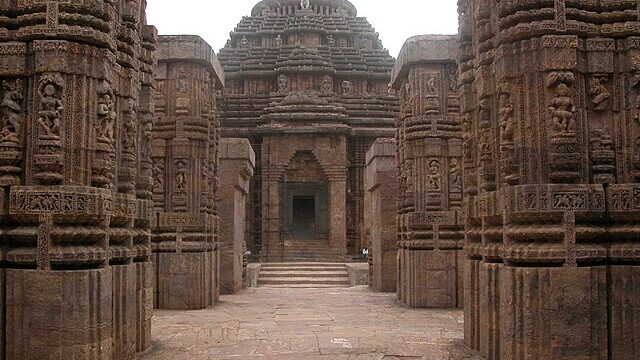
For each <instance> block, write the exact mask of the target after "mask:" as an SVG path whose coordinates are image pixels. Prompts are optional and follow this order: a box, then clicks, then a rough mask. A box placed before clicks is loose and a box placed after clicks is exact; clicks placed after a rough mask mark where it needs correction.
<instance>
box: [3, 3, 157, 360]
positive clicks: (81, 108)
mask: <svg viewBox="0 0 640 360" xmlns="http://www.w3.org/2000/svg"><path fill="white" fill-rule="evenodd" d="M145 8H146V2H145V1H139V2H130V1H120V2H118V1H110V2H104V3H102V2H100V6H96V4H93V3H92V4H85V3H77V4H74V5H73V6H66V5H64V4H59V3H58V2H55V1H50V2H41V3H40V4H39V5H38V6H34V5H33V4H32V3H31V2H19V3H17V4H15V3H11V4H9V3H6V4H1V5H0V12H1V13H3V14H9V15H7V16H9V17H13V18H12V19H11V20H10V21H11V22H12V26H11V29H7V28H2V29H0V33H1V34H2V37H1V38H2V41H4V42H3V43H1V44H0V63H1V64H2V65H1V66H0V81H1V82H2V85H3V86H2V94H1V96H2V103H1V114H2V116H1V117H0V118H1V121H0V127H1V129H0V134H1V139H0V187H2V189H1V191H0V197H1V198H2V200H1V201H2V202H3V203H4V204H5V205H6V206H4V207H3V210H2V212H1V213H0V217H2V235H0V242H2V248H3V259H5V260H6V261H4V262H3V264H4V266H6V269H2V270H1V271H0V278H1V279H2V280H1V281H0V285H1V286H2V290H1V291H0V293H2V294H3V295H2V296H3V297H4V296H6V299H4V298H3V299H2V302H3V303H4V306H3V307H2V311H1V312H2V313H3V314H2V316H0V317H1V318H2V324H3V329H2V331H0V338H2V339H3V340H4V339H6V344H5V345H6V348H4V351H5V352H6V353H2V352H0V358H2V357H3V356H5V358H7V359H24V358H51V357H54V358H55V357H58V358H62V357H64V358H74V359H112V358H117V359H133V358H134V357H135V353H136V351H142V350H145V349H146V348H147V347H148V346H149V342H148V335H149V334H150V331H151V330H150V326H151V312H150V311H147V310H148V309H149V306H148V302H147V301H148V300H149V299H150V297H148V296H145V295H146V293H145V291H148V292H149V293H150V286H151V283H150V282H148V281H140V279H148V277H146V276H145V273H144V269H145V268H146V267H147V265H148V263H149V260H150V255H151V248H150V243H149V224H150V222H149V219H150V212H149V211H148V210H149V209H150V208H151V199H150V197H149V196H145V194H139V196H138V195H137V194H136V191H135V190H136V188H137V187H138V186H141V187H142V186H143V185H142V183H143V182H144V180H143V178H144V175H145V173H144V171H143V170H144V166H143V165H142V163H143V162H144V159H143V156H141V155H140V146H142V144H143V142H144V134H146V132H145V131H143V130H142V129H141V128H140V127H139V124H140V123H145V124H149V120H150V119H151V118H152V116H153V113H152V111H153V109H152V108H151V107H150V106H148V103H149V99H150V98H151V97H152V96H153V92H154V89H153V81H152V80H151V77H150V76H149V73H150V69H151V65H152V64H153V62H154V58H153V49H154V46H155V41H156V32H155V29H154V28H153V27H150V26H147V25H146V24H145V22H146V20H145ZM11 14H20V16H14V15H11ZM34 19H39V20H35V21H34ZM69 19H73V20H69ZM9 40H10V41H9ZM5 277H6V278H5ZM5 284H6V289H5ZM5 294H6V295H5ZM5 309H6V316H5V314H4V311H5ZM5 325H6V328H5ZM4 330H6V332H5V331H4Z"/></svg>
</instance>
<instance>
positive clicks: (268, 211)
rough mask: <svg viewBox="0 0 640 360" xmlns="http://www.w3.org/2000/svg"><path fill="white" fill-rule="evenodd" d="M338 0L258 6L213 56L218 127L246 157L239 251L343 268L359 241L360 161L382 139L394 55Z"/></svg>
mask: <svg viewBox="0 0 640 360" xmlns="http://www.w3.org/2000/svg"><path fill="white" fill-rule="evenodd" d="M356 15H357V12H356V9H355V8H354V7H353V5H352V4H351V3H349V2H348V1H345V0H331V1H327V2H325V3H323V4H314V3H313V2H310V3H309V6H306V3H303V4H301V3H300V1H299V0H281V1H279V2H274V1H268V0H265V1H260V2H259V3H258V4H257V5H256V6H255V7H254V8H253V10H252V12H251V16H248V17H244V18H243V19H242V20H241V22H240V23H239V24H238V26H237V28H236V30H235V31H234V32H232V33H231V39H230V40H229V42H228V43H227V45H226V46H225V47H224V48H223V49H222V50H221V51H220V61H221V63H222V64H223V67H224V70H225V73H226V76H227V81H226V89H225V94H224V96H221V100H223V104H222V127H223V131H224V135H225V136H228V137H245V138H248V139H249V140H250V141H251V145H252V147H253V149H254V150H255V152H256V176H255V177H254V180H253V181H252V184H251V191H250V193H251V194H252V201H251V208H252V209H253V211H252V213H251V214H250V217H251V219H252V221H251V229H250V231H251V233H252V236H251V238H250V239H249V241H248V248H249V250H250V251H251V252H252V253H253V254H254V255H256V258H257V255H258V254H259V255H260V257H261V258H262V259H263V260H266V261H278V260H289V261H297V260H325V261H327V260H329V261H344V260H345V258H346V257H351V256H354V255H358V256H360V252H361V250H362V248H364V247H365V246H366V241H365V237H364V193H365V191H364V167H365V154H366V151H367V149H368V148H369V147H370V146H371V144H372V143H373V142H374V140H375V139H376V138H378V137H386V138H391V137H393V129H392V126H393V118H394V116H395V112H396V111H397V100H396V98H395V96H392V95H389V94H388V83H389V77H390V70H391V67H392V66H393V59H392V58H391V56H389V54H388V52H387V51H386V50H385V49H384V47H383V46H382V44H381V42H380V40H379V38H378V36H377V34H376V33H375V31H374V30H373V28H372V27H371V25H369V23H368V22H367V21H366V19H364V18H359V17H357V16H356Z"/></svg>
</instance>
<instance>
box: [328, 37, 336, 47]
mask: <svg viewBox="0 0 640 360" xmlns="http://www.w3.org/2000/svg"><path fill="white" fill-rule="evenodd" d="M327 45H329V46H330V47H334V46H336V39H335V38H334V37H333V35H331V34H329V35H327Z"/></svg>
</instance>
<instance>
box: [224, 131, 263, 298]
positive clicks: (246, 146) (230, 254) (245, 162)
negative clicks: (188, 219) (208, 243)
mask: <svg viewBox="0 0 640 360" xmlns="http://www.w3.org/2000/svg"><path fill="white" fill-rule="evenodd" d="M255 163H256V158H255V153H254V152H253V149H252V148H251V144H250V143H249V140H247V139H233V138H224V139H222V141H221V143H220V185H219V188H218V194H219V195H218V196H219V199H220V200H219V202H218V209H219V212H220V261H221V262H220V293H221V294H234V293H236V292H238V291H240V290H241V289H242V288H243V284H244V280H243V259H244V253H245V251H246V249H247V244H246V236H247V228H246V225H247V214H248V211H249V209H247V204H248V200H247V196H248V193H249V183H250V181H251V177H252V176H253V169H254V167H255Z"/></svg>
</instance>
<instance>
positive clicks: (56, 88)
mask: <svg viewBox="0 0 640 360" xmlns="http://www.w3.org/2000/svg"><path fill="white" fill-rule="evenodd" d="M62 86H63V80H62V77H61V76H60V75H45V76H43V77H42V79H41V80H40V84H39V86H38V94H40V111H38V115H39V116H38V120H37V121H38V124H40V128H41V130H42V131H43V132H44V134H42V133H41V135H40V138H41V139H47V140H59V139H60V120H61V118H62V111H63V110H64V106H63V105H62V100H61V97H62V94H61V91H62Z"/></svg>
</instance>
